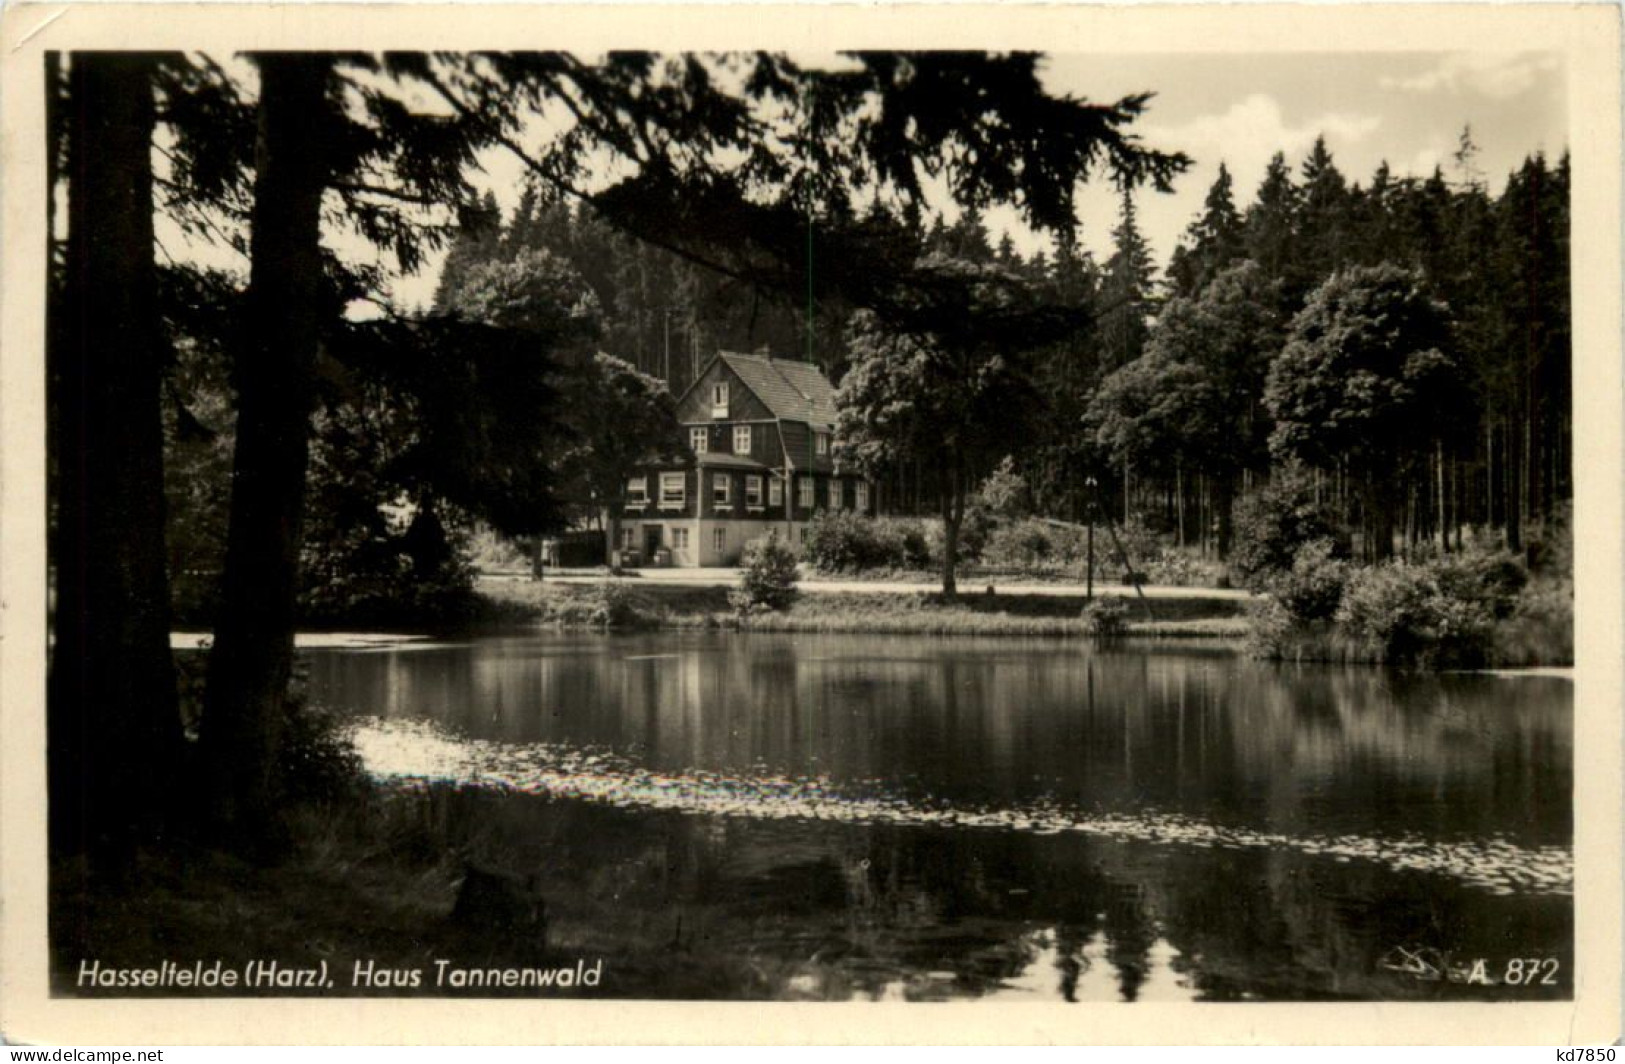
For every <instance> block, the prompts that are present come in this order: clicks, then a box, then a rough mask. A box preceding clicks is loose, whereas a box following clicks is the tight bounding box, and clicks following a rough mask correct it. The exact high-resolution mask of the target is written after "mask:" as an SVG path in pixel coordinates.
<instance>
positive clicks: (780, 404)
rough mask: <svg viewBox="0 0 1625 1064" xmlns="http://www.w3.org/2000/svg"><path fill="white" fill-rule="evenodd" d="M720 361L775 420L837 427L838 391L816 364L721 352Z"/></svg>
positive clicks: (719, 353)
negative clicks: (836, 402) (780, 419)
mask: <svg viewBox="0 0 1625 1064" xmlns="http://www.w3.org/2000/svg"><path fill="white" fill-rule="evenodd" d="M717 358H718V359H720V360H721V361H722V362H723V363H724V364H726V365H727V367H728V368H729V369H731V370H733V371H734V375H735V376H737V377H738V378H739V379H740V380H741V381H742V382H743V383H744V385H745V387H747V388H749V389H750V390H751V391H752V392H754V393H756V398H758V399H760V400H761V401H762V403H763V405H765V406H766V407H767V408H768V409H769V410H770V411H772V412H773V416H774V417H776V418H782V419H783V420H785V421H803V422H810V423H811V424H813V425H817V426H819V427H822V428H834V427H835V388H834V386H833V385H831V384H830V383H829V378H828V377H826V376H824V371H823V370H821V369H819V368H818V367H817V366H816V365H814V364H813V363H811V362H797V361H793V360H791V359H784V358H768V357H764V356H762V355H740V354H735V353H734V352H732V351H721V352H718V354H717Z"/></svg>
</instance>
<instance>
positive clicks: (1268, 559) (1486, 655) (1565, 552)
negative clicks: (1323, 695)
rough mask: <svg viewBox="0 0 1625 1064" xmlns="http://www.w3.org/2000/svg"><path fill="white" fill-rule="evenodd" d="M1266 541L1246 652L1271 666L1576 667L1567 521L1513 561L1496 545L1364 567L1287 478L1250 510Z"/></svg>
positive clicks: (1259, 550)
mask: <svg viewBox="0 0 1625 1064" xmlns="http://www.w3.org/2000/svg"><path fill="white" fill-rule="evenodd" d="M1245 513H1246V515H1247V519H1246V521H1245V522H1244V524H1245V525H1246V527H1249V528H1250V529H1252V530H1254V531H1255V532H1256V533H1257V535H1256V537H1254V538H1252V539H1251V540H1250V541H1249V542H1250V546H1249V549H1248V550H1247V551H1246V552H1244V554H1243V557H1242V561H1243V562H1244V563H1245V564H1244V566H1241V567H1239V568H1240V572H1239V578H1240V579H1241V580H1242V581H1243V582H1244V583H1245V584H1246V585H1247V586H1249V587H1251V588H1253V589H1254V590H1256V591H1257V592H1258V593H1259V595H1260V598H1259V600H1258V601H1257V602H1256V603H1255V604H1254V605H1253V606H1252V607H1251V608H1250V611H1249V612H1250V621H1251V628H1250V632H1249V645H1250V647H1251V649H1252V651H1253V652H1254V653H1255V654H1258V655H1259V656H1262V657H1268V658H1279V659H1290V660H1299V661H1303V660H1309V661H1350V662H1371V663H1386V664H1393V665H1407V666H1422V667H1430V668H1475V667H1482V666H1487V665H1492V666H1526V665H1567V664H1572V662H1573V660H1574V618H1573V601H1574V598H1573V596H1574V577H1573V565H1574V562H1573V545H1572V534H1571V532H1570V529H1569V524H1568V519H1567V514H1566V512H1562V513H1559V514H1557V515H1555V516H1554V517H1553V518H1552V519H1551V520H1550V521H1549V522H1545V523H1542V524H1540V525H1536V526H1531V527H1530V528H1528V529H1527V530H1526V535H1527V550H1526V551H1525V552H1524V553H1522V554H1514V553H1512V552H1511V551H1508V550H1507V549H1506V548H1505V546H1504V545H1503V544H1502V543H1501V542H1499V541H1497V540H1494V539H1490V538H1488V537H1479V536H1473V537H1465V538H1464V539H1463V540H1462V541H1461V542H1459V543H1458V544H1456V545H1455V547H1454V549H1453V550H1451V551H1449V552H1445V551H1418V552H1412V553H1411V555H1410V556H1408V557H1404V558H1394V559H1389V560H1387V561H1385V562H1380V563H1377V564H1369V565H1362V564H1359V563H1358V562H1357V561H1355V560H1353V559H1351V558H1350V556H1349V548H1348V541H1349V538H1350V537H1349V535H1348V533H1347V531H1346V529H1342V528H1340V526H1339V525H1338V524H1337V523H1336V520H1335V514H1333V513H1332V512H1330V511H1329V510H1328V509H1327V508H1326V507H1325V506H1324V505H1323V504H1320V503H1317V501H1316V500H1315V498H1314V495H1313V492H1312V484H1311V482H1310V481H1309V480H1307V479H1306V478H1303V477H1301V476H1297V477H1294V476H1285V477H1281V478H1278V479H1277V482H1276V483H1275V484H1274V485H1273V486H1272V487H1271V488H1270V489H1269V490H1268V491H1266V492H1264V493H1261V495H1260V496H1259V497H1258V498H1256V499H1254V500H1252V501H1251V502H1250V505H1249V506H1248V507H1247V508H1246V510H1245Z"/></svg>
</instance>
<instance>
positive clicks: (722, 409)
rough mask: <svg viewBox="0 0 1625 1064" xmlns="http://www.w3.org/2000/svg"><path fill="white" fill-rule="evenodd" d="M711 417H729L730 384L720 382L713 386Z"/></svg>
mask: <svg viewBox="0 0 1625 1064" xmlns="http://www.w3.org/2000/svg"><path fill="white" fill-rule="evenodd" d="M711 416H712V417H727V416H728V382H727V381H718V382H717V383H715V384H713V385H711Z"/></svg>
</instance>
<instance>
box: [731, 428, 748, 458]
mask: <svg viewBox="0 0 1625 1064" xmlns="http://www.w3.org/2000/svg"><path fill="white" fill-rule="evenodd" d="M749 453H750V426H749V425H735V426H734V454H749Z"/></svg>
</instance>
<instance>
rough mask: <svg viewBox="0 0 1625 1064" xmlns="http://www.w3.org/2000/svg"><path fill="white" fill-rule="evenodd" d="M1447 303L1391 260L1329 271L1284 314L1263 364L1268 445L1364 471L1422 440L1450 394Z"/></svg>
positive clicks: (1288, 454) (1452, 371) (1375, 469)
mask: <svg viewBox="0 0 1625 1064" xmlns="http://www.w3.org/2000/svg"><path fill="white" fill-rule="evenodd" d="M1445 314H1446V311H1445V308H1444V306H1443V304H1441V303H1439V302H1437V301H1436V300H1435V299H1434V298H1433V297H1432V296H1431V295H1430V294H1429V292H1428V291H1427V286H1426V282H1425V281H1424V279H1423V278H1422V276H1421V274H1419V273H1418V272H1416V271H1412V270H1404V269H1401V268H1400V267H1397V266H1391V265H1384V266H1378V267H1355V268H1353V269H1350V270H1346V271H1343V272H1341V273H1338V274H1335V275H1333V276H1332V277H1331V278H1329V279H1328V280H1327V281H1326V282H1325V283H1324V284H1322V285H1321V286H1320V287H1319V288H1317V289H1316V290H1315V292H1314V293H1313V294H1312V295H1311V296H1310V298H1309V302H1308V303H1307V304H1306V305H1305V306H1304V309H1303V310H1302V311H1301V312H1300V313H1299V314H1298V315H1297V317H1295V318H1294V319H1293V321H1292V326H1291V332H1290V334H1289V336H1288V338H1287V343H1286V346H1285V347H1284V348H1283V349H1282V350H1281V354H1280V356H1279V357H1278V358H1277V359H1276V360H1275V362H1274V363H1273V364H1272V365H1271V367H1270V373H1269V380H1268V383H1267V385H1266V387H1265V396H1264V399H1265V402H1266V404H1268V406H1269V409H1270V412H1271V414H1272V415H1273V416H1274V417H1275V429H1274V431H1273V432H1272V433H1271V436H1270V449H1271V450H1272V451H1273V452H1274V453H1275V454H1276V455H1278V456H1280V457H1282V458H1297V459H1300V460H1303V461H1305V462H1308V463H1310V464H1312V465H1315V466H1317V467H1319V468H1331V467H1333V466H1334V465H1335V463H1336V461H1338V460H1345V461H1350V462H1351V463H1353V464H1355V465H1356V466H1357V467H1358V468H1359V469H1360V470H1361V471H1362V472H1363V473H1366V474H1369V475H1376V474H1378V473H1380V472H1391V469H1385V468H1384V466H1385V465H1386V464H1387V463H1391V462H1392V461H1393V460H1394V459H1396V458H1397V457H1400V456H1404V455H1406V453H1407V452H1408V450H1411V449H1414V448H1415V447H1416V446H1417V444H1418V442H1419V441H1427V440H1430V439H1431V438H1432V437H1433V435H1434V428H1435V427H1436V426H1437V424H1438V419H1439V417H1440V416H1442V415H1447V414H1448V412H1449V410H1450V408H1451V406H1452V405H1453V400H1454V399H1455V397H1456V392H1455V389H1454V388H1453V387H1452V386H1453V385H1454V383H1455V382H1456V374H1457V366H1456V364H1455V362H1454V361H1453V360H1452V358H1451V357H1450V356H1449V355H1448V354H1447V349H1448V346H1449V340H1448V336H1447V330H1446V317H1445Z"/></svg>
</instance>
